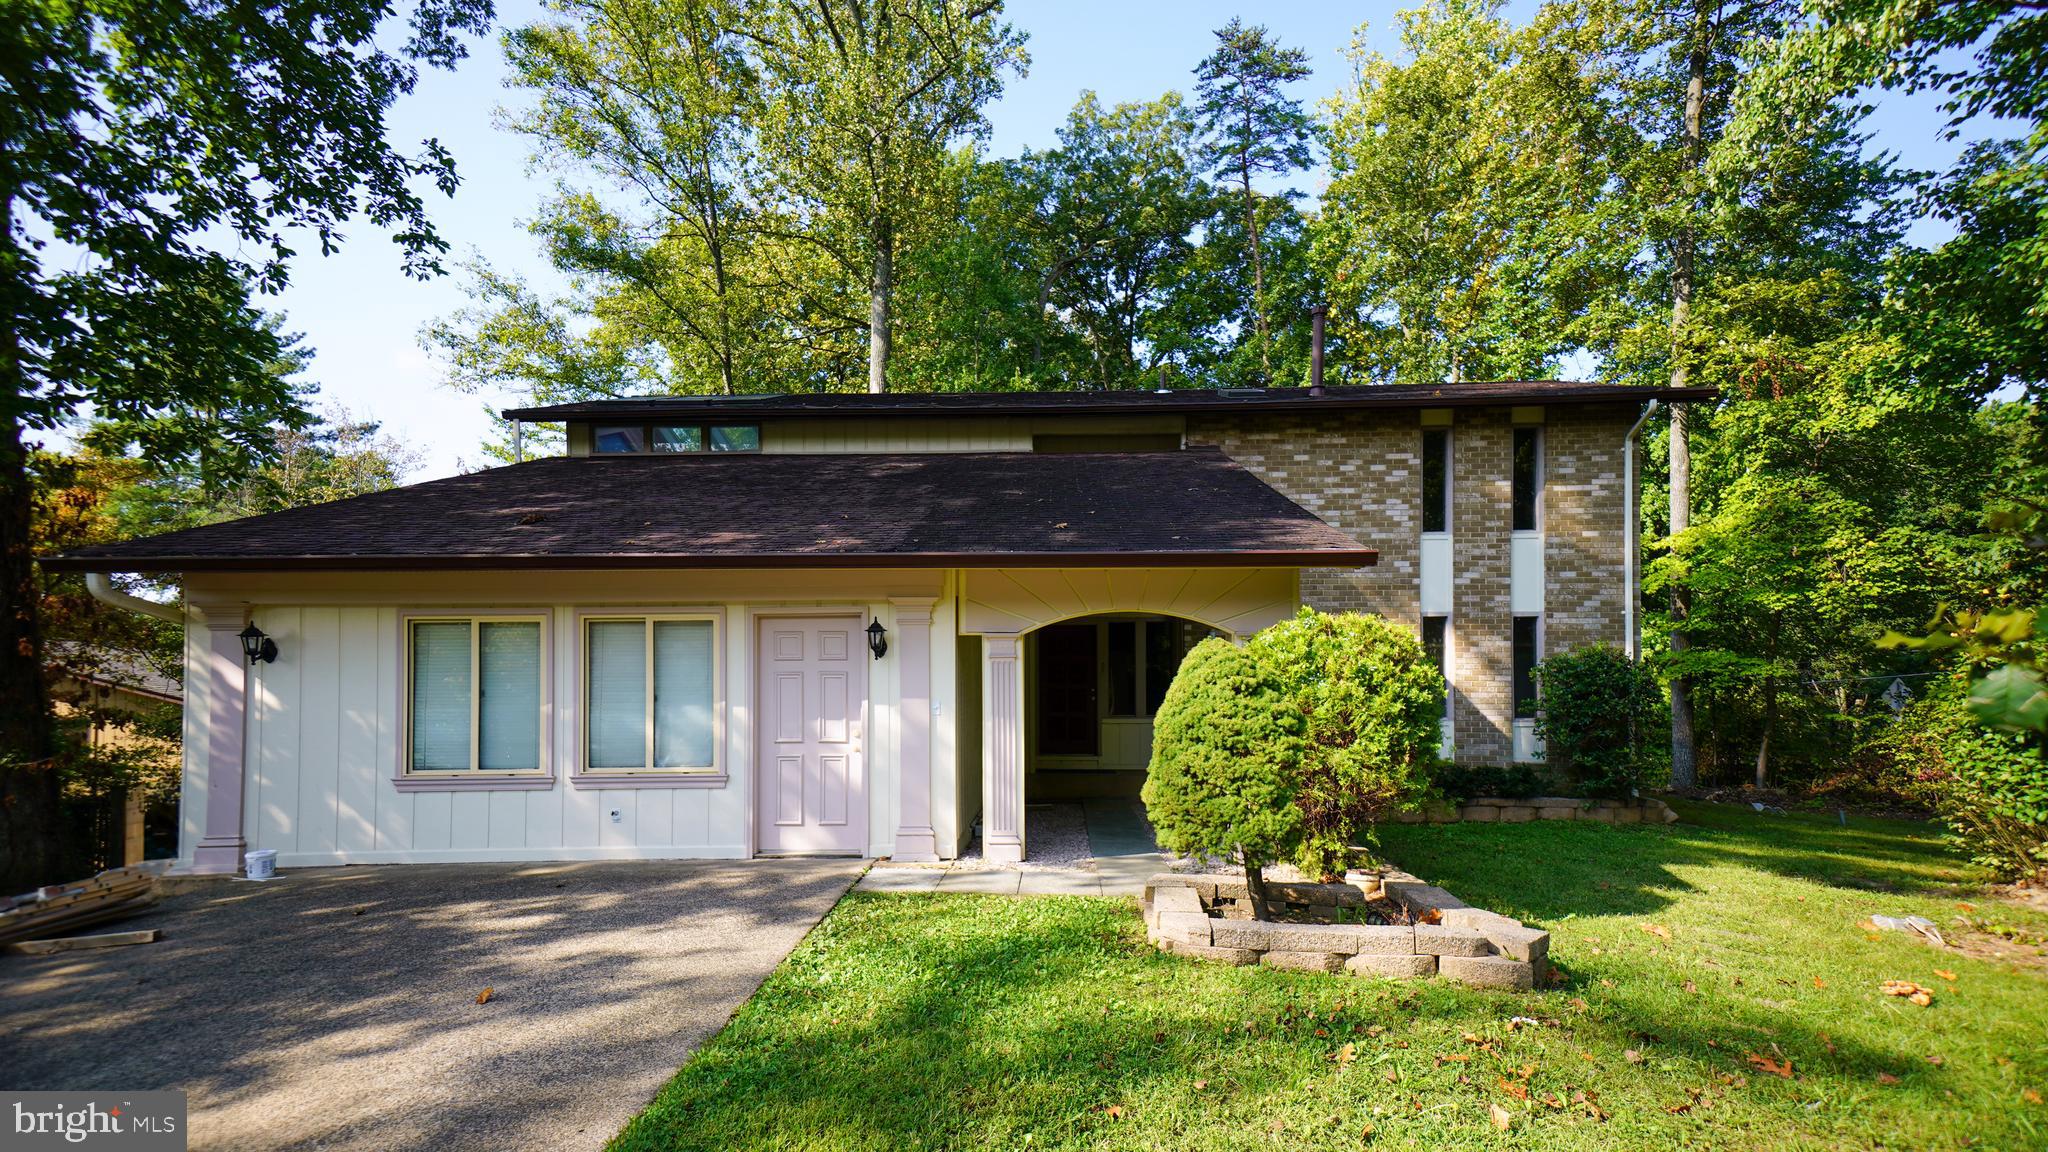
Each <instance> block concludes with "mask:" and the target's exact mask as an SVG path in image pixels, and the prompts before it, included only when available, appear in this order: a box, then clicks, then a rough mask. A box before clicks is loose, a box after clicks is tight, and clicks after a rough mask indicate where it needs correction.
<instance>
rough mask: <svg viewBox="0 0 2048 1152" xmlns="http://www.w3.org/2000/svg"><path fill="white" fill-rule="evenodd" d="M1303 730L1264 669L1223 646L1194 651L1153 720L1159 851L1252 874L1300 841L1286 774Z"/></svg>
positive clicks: (1147, 794) (1148, 782) (1151, 774)
mask: <svg viewBox="0 0 2048 1152" xmlns="http://www.w3.org/2000/svg"><path fill="white" fill-rule="evenodd" d="M1306 727H1307V725H1306V723H1305V722H1304V720H1303V718H1302V715H1301V713H1300V711H1299V710H1298V709H1296V708H1294V707H1293V706H1292V705H1291V704H1290V702H1289V701H1288V698H1287V696H1286V695H1285V694H1284V693H1283V692H1282V691H1281V687H1280V684H1279V682H1278V680H1277V679H1275V677H1274V676H1273V674H1272V670H1271V668H1270V666H1269V665H1268V664H1267V663H1266V662H1265V661H1263V660H1261V659H1260V658H1259V657H1258V655H1257V654H1255V653H1253V652H1250V651H1247V650H1246V649H1242V648H1239V647H1237V646H1236V645H1234V644H1232V643H1230V642H1229V641H1227V640H1221V639H1215V638H1211V639H1208V640H1204V641H1202V642H1201V643H1200V644H1197V645H1195V647H1194V649H1193V650H1192V651H1190V652H1189V653H1188V654H1187V658H1186V659H1185V660H1183V661H1181V666H1180V671H1179V673H1178V674H1176V675H1175V676H1174V678H1173V684H1172V685H1171V686H1170V687H1168V688H1167V690H1166V698H1165V699H1164V700H1163V701H1161V702H1160V705H1159V710H1158V712H1157V713H1156V714H1155V715H1154V717H1153V719H1152V763H1151V766H1150V767H1149V769H1148V770H1147V773H1146V776H1145V788H1144V793H1143V795H1144V800H1145V810H1146V813H1147V815H1148V816H1149V817H1150V818H1151V820H1152V827H1153V829H1154V830H1155V831H1156V832H1157V833H1158V835H1159V843H1160V845H1161V846H1162V847H1164V848H1166V849H1167V850H1168V851H1170V852H1174V853H1177V854H1180V855H1183V856H1209V857H1216V858H1219V859H1227V858H1229V857H1230V856H1231V855H1232V854H1234V853H1241V854H1242V855H1243V858H1244V864H1245V872H1246V875H1247V877H1248V878H1249V879H1250V880H1251V881H1252V883H1253V884H1255V885H1256V884H1257V882H1258V869H1259V868H1260V867H1262V866H1263V865H1265V864H1268V863H1271V862H1273V861H1275V860H1279V859H1281V858H1283V857H1285V856H1287V855H1289V854H1290V853H1292V852H1293V850H1294V847H1295V845H1296V844H1298V843H1299V842H1300V840H1301V813H1300V812H1299V810H1298V809H1296V808H1295V806H1294V788H1293V773H1294V767H1295V765H1296V764H1298V763H1299V762H1300V760H1301V741H1302V733H1303V731H1304V730H1305V729H1306Z"/></svg>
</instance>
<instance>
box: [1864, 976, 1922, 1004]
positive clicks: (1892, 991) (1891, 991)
mask: <svg viewBox="0 0 2048 1152" xmlns="http://www.w3.org/2000/svg"><path fill="white" fill-rule="evenodd" d="M1877 987H1878V991H1880V992H1883V993H1884V994H1885V995H1887V996H1903V997H1905V998H1906V999H1908V1000H1911V1001H1912V1002H1913V1003H1915V1004H1918V1005H1919V1006H1921V1007H1922V1008H1925V1007H1927V1006H1928V1005H1930V1004H1932V1003H1934V989H1932V988H1927V987H1924V986H1922V985H1919V984H1915V983H1913V982H1912V981H1911V980H1887V981H1885V982H1884V983H1882V984H1880V985H1878V986H1877Z"/></svg>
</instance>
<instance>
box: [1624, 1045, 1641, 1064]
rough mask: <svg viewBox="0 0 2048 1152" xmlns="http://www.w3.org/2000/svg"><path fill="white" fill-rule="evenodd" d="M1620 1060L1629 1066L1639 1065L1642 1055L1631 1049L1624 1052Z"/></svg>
mask: <svg viewBox="0 0 2048 1152" xmlns="http://www.w3.org/2000/svg"><path fill="white" fill-rule="evenodd" d="M1621 1058H1622V1059H1623V1060H1626V1061H1628V1062H1629V1063H1631V1064H1641V1063H1642V1062H1643V1054H1642V1053H1641V1052H1638V1051H1636V1050H1635V1049H1633V1048H1630V1049H1628V1050H1626V1051H1624V1052H1623V1053H1622V1054H1621Z"/></svg>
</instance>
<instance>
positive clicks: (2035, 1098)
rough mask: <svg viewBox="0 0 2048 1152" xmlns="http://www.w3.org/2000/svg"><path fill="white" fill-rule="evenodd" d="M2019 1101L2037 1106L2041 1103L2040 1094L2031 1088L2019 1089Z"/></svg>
mask: <svg viewBox="0 0 2048 1152" xmlns="http://www.w3.org/2000/svg"><path fill="white" fill-rule="evenodd" d="M2020 1099H2022V1100H2025V1101H2026V1102H2027V1103H2029V1104H2039V1103H2040V1102H2041V1094H2040V1093H2039V1092H2036V1091H2034V1090H2033V1089H2032V1088H2022V1089H2020Z"/></svg>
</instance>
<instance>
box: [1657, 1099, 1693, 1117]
mask: <svg viewBox="0 0 2048 1152" xmlns="http://www.w3.org/2000/svg"><path fill="white" fill-rule="evenodd" d="M1664 1110H1665V1111H1666V1112H1669V1113H1671V1114H1672V1115H1673V1116H1683V1115H1685V1114H1686V1113H1687V1112H1690V1111H1692V1102H1691V1101H1690V1100H1688V1101H1686V1102H1685V1103H1683V1104H1673V1105H1671V1106H1670V1107H1669V1108H1666V1109H1664Z"/></svg>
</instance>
